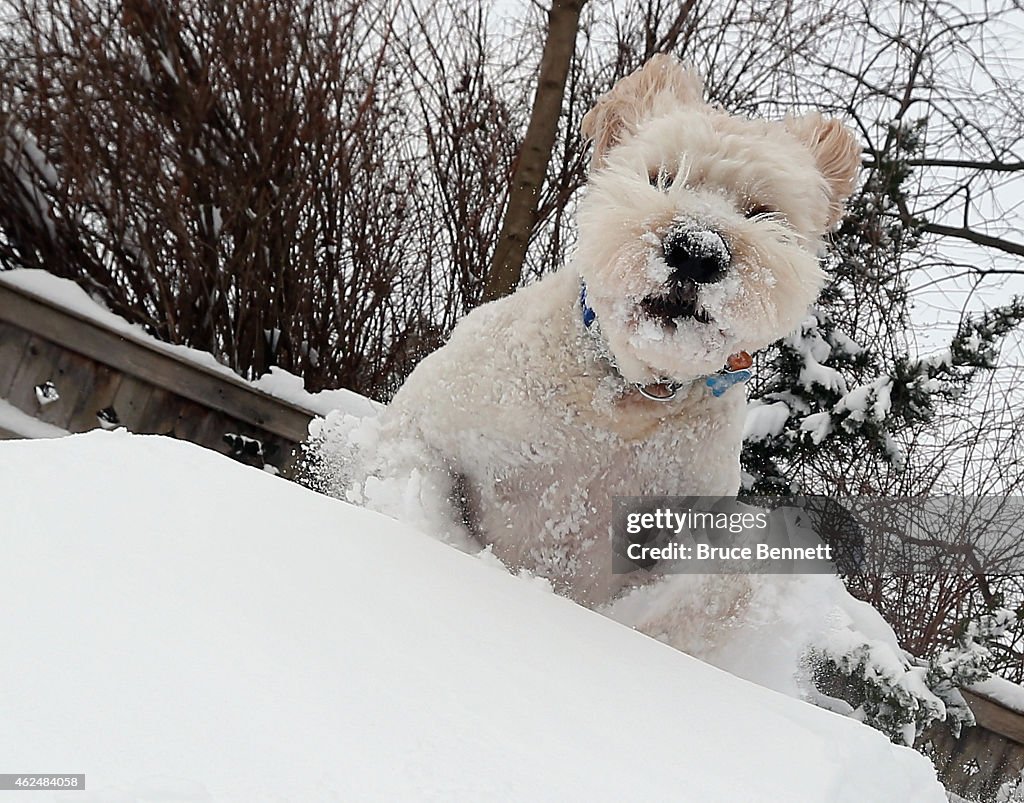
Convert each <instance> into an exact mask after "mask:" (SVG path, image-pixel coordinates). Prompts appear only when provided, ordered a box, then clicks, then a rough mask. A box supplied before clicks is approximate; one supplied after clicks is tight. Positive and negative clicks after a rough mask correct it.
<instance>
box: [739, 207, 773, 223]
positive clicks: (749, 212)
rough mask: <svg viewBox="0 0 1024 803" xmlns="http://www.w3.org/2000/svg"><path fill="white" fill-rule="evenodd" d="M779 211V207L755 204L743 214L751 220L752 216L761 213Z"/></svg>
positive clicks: (770, 213) (767, 213)
mask: <svg viewBox="0 0 1024 803" xmlns="http://www.w3.org/2000/svg"><path fill="white" fill-rule="evenodd" d="M777 211H778V210H777V209H772V208H771V207H770V206H765V205H764V204H755V205H754V206H752V207H750V208H749V209H748V210H747V211H746V212H744V213H743V214H744V215H745V216H746V218H747V219H748V220H749V219H750V218H755V217H758V216H760V215H774V214H775V213H776V212H777Z"/></svg>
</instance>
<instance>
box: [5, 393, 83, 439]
mask: <svg viewBox="0 0 1024 803" xmlns="http://www.w3.org/2000/svg"><path fill="white" fill-rule="evenodd" d="M0 430H3V431H5V432H10V433H11V434H12V435H15V436H17V437H19V438H61V437H63V436H65V435H67V434H68V431H67V430H66V429H61V428H60V427H57V426H54V425H53V424H47V423H46V422H45V421H40V420H39V419H38V418H33V417H32V416H30V415H29V414H28V413H23V412H22V411H21V410H19V409H18V408H17V407H15V406H14V405H13V404H11V403H10V402H8V401H4V400H3V399H0Z"/></svg>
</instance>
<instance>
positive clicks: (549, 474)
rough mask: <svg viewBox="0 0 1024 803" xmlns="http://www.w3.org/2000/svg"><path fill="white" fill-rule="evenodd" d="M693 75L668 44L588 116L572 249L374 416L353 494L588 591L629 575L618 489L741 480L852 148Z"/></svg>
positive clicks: (604, 591) (728, 485)
mask: <svg viewBox="0 0 1024 803" xmlns="http://www.w3.org/2000/svg"><path fill="white" fill-rule="evenodd" d="M702 91H703V90H702V85H701V81H700V79H699V77H698V76H696V75H695V74H694V73H693V72H691V71H689V70H688V69H686V68H684V67H683V66H682V65H681V64H680V63H679V62H677V61H676V60H675V59H674V58H671V57H668V56H656V57H655V58H653V59H652V60H651V61H650V62H648V63H647V64H646V65H645V66H644V67H643V68H642V69H640V70H638V71H637V72H635V73H634V74H632V75H630V76H628V77H626V78H624V79H623V80H621V81H619V82H618V84H616V86H615V87H614V88H613V89H612V90H611V91H610V92H609V93H607V94H606V95H605V96H603V97H602V98H601V99H600V100H599V101H598V102H597V104H596V106H595V107H594V109H592V110H591V111H590V112H589V113H588V114H587V115H586V117H585V118H584V119H583V132H584V134H585V135H586V136H588V137H589V138H591V139H592V140H593V142H594V155H593V161H592V165H591V175H590V179H589V185H588V188H587V190H586V194H585V197H584V198H583V200H582V202H581V204H580V207H579V214H578V224H579V247H578V250H577V253H576V256H575V258H574V260H573V261H572V263H571V264H569V265H568V266H566V267H564V268H562V269H561V270H559V271H557V272H555V273H553V274H552V275H550V276H548V277H547V278H545V279H544V280H542V281H540V282H537V283H536V284H533V285H531V286H529V287H525V288H523V289H521V290H519V291H518V292H517V293H515V294H514V295H512V296H510V297H508V298H504V299H502V300H500V301H496V302H494V303H491V304H487V305H484V306H482V307H480V308H479V309H477V310H474V311H473V312H472V313H471V314H469V315H467V316H466V317H465V319H463V320H462V321H461V322H460V323H459V325H458V326H457V327H456V328H455V330H454V332H453V333H452V336H451V339H450V341H449V342H448V344H447V345H445V346H444V347H443V348H442V349H440V350H439V351H437V352H435V353H434V354H431V355H430V356H429V357H427V358H426V359H425V360H423V362H422V363H421V364H420V365H419V366H418V367H417V368H416V370H415V371H414V372H413V373H412V375H411V376H410V377H409V379H408V380H407V381H406V383H405V384H404V385H403V387H402V388H401V389H400V391H399V392H398V394H397V395H396V396H395V398H394V401H393V402H392V403H391V405H390V406H389V407H388V408H387V409H386V410H385V411H384V412H383V413H382V414H381V416H380V418H379V420H378V421H377V422H376V425H377V426H379V431H378V432H377V434H376V437H375V439H374V443H373V444H369V445H371V446H372V447H373V448H372V449H367V450H365V451H366V452H368V453H370V454H372V458H371V461H370V462H369V463H368V464H367V465H366V466H365V467H364V470H365V475H364V477H363V478H361V480H362V481H360V482H358V483H357V490H356V493H355V499H356V500H357V501H362V502H364V503H366V504H368V505H370V506H372V507H377V508H379V509H383V510H384V511H385V512H388V513H391V514H393V515H397V516H398V517H400V518H405V519H409V518H413V519H415V520H416V521H415V523H417V524H419V525H420V526H421V527H423V526H427V527H428V528H433V529H434V530H436V531H438V532H439V533H441V534H444V535H445V536H447V537H449V538H450V539H461V538H468V539H470V540H472V541H476V542H477V543H478V544H483V545H487V546H489V547H490V548H491V549H492V550H493V552H494V554H496V555H497V556H498V557H499V558H500V559H501V560H502V561H503V562H504V563H505V564H506V565H507V566H509V567H510V568H513V569H525V570H528V571H530V572H533V573H535V574H537V575H541V576H543V577H546V578H548V579H549V580H550V581H551V582H552V583H553V584H554V586H555V588H556V590H558V591H559V592H561V593H564V594H566V595H569V596H571V597H572V598H574V599H576V600H578V601H580V602H583V603H584V604H587V605H591V606H594V605H601V604H603V603H605V602H607V601H608V600H610V599H612V597H613V596H614V595H615V594H616V593H617V592H618V591H619V590H620V589H621V587H622V585H623V583H624V582H625V581H626V579H627V578H625V577H621V576H617V575H614V574H613V573H612V570H611V563H612V549H611V538H610V528H611V512H612V497H613V496H627V495H632V496H636V495H645V494H659V495H684V494H685V495H691V496H725V495H734V494H735V493H736V492H737V491H738V489H739V484H740V463H739V455H740V446H741V433H742V430H743V418H744V407H745V393H744V389H743V387H742V386H739V387H737V386H735V385H738V384H740V382H739V381H738V380H741V379H743V378H745V377H746V376H747V374H746V372H745V370H744V369H745V368H746V365H748V364H749V358H747V357H746V353H747V352H753V351H755V350H757V349H760V348H763V347H765V346H767V345H768V344H770V343H771V342H773V341H774V340H776V339H778V338H779V337H781V336H783V335H785V334H787V333H788V332H789V331H791V330H792V329H793V328H795V326H796V325H797V324H798V323H799V322H800V321H801V320H802V319H803V317H804V316H805V314H806V311H807V307H808V305H809V304H810V303H811V302H812V301H813V300H814V298H815V297H816V295H817V293H818V291H819V289H820V287H821V284H822V281H823V275H822V272H821V269H820V267H819V251H820V249H821V248H822V238H823V235H825V233H826V232H827V231H828V230H829V229H830V228H831V227H832V226H833V225H834V224H835V223H836V222H837V220H838V219H839V217H840V214H841V210H842V205H843V202H844V200H845V199H846V197H847V196H848V195H849V193H850V192H851V190H852V187H853V182H854V177H855V174H856V171H857V169H858V166H859V158H860V149H859V147H858V146H857V144H856V142H855V141H854V138H853V137H852V136H851V135H850V133H849V132H848V131H847V130H846V129H845V128H844V127H843V126H842V125H841V124H839V123H838V122H836V121H832V120H824V119H822V118H821V117H820V116H819V115H817V114H812V115H808V116H806V117H800V118H795V119H786V120H783V121H778V122H768V121H764V120H750V119H745V118H741V117H735V116H732V115H730V114H728V113H726V112H725V111H723V110H722V109H720V108H717V107H714V106H711V105H708V104H706V103H705V102H704V101H703V99H702ZM727 366H728V369H727ZM424 518H426V519H427V521H424ZM478 548H479V547H478Z"/></svg>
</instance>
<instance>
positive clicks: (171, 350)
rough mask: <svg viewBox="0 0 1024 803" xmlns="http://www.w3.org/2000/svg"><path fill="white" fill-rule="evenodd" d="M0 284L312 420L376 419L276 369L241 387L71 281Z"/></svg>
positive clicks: (14, 275)
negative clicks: (334, 415) (339, 416)
mask: <svg viewBox="0 0 1024 803" xmlns="http://www.w3.org/2000/svg"><path fill="white" fill-rule="evenodd" d="M0 284H4V285H7V286H9V287H15V288H18V289H19V290H22V291H24V292H28V293H32V294H34V295H36V296H39V297H41V298H44V299H46V300H47V301H48V302H49V303H51V304H54V305H56V306H58V307H60V308H62V309H64V310H67V311H68V312H71V313H74V314H76V315H80V316H82V317H83V318H88V319H89V320H91V321H95V322H96V323H98V324H100V325H101V326H105V327H106V328H108V329H111V330H113V331H115V332H117V333H118V334H120V335H123V336H125V337H128V338H130V339H132V340H135V341H137V342H140V343H144V344H145V345H147V346H149V347H150V348H155V349H158V350H160V351H163V352H165V353H168V354H172V355H174V356H175V357H178V358H179V359H183V360H187V361H188V362H190V363H192V364H194V365H199V366H202V367H203V368H205V369H206V370H208V371H213V372H215V373H218V374H220V375H221V376H224V377H226V378H228V379H231V380H233V381H235V382H239V383H242V384H248V385H250V386H252V387H254V388H256V389H257V390H260V391H262V392H263V393H266V394H268V395H270V396H274V397H276V398H279V399H283V400H284V401H287V402H291V403H292V404H295V405H297V406H299V407H302V408H304V409H306V410H308V411H309V412H312V413H315V414H317V415H327V414H328V413H330V412H331V411H333V410H342V411H344V412H346V413H349V414H351V415H354V416H359V417H362V416H367V415H374V414H376V412H377V411H378V410H379V409H380V407H381V405H379V404H377V403H376V402H374V401H371V400H369V399H367V398H366V397H364V396H360V395H359V394H358V393H353V392H352V391H350V390H345V389H337V390H322V391H320V392H319V393H308V392H306V390H305V389H304V388H303V384H302V379H301V377H297V376H295V375H294V374H290V373H288V372H287V371H285V370H284V369H282V368H277V367H273V368H271V369H270V373H268V374H264V375H263V376H261V377H260V378H259V379H256V380H255V381H253V382H246V380H244V379H243V378H242V377H240V376H239V375H238V374H236V373H235V372H234V371H232V370H231V369H230V368H228V367H227V366H226V365H222V364H221V363H219V362H217V360H216V359H215V358H214V356H213V355H212V354H209V353H207V352H205V351H198V350H197V349H192V348H188V347H187V346H179V345H175V344H173V343H164V342H163V341H161V340H157V339H156V338H154V337H151V336H150V335H148V334H146V332H145V331H143V329H142V328H141V327H140V326H136V325H134V324H130V323H128V322H127V321H126V320H124V318H121V317H119V316H117V315H115V314H114V313H112V312H110V311H109V310H107V309H104V308H103V307H102V306H101V305H100V304H98V303H97V302H96V301H94V300H93V299H92V298H90V297H89V295H88V294H87V293H86V292H85V291H84V290H83V289H82V288H81V287H79V286H78V285H77V284H75V283H74V282H73V281H71V280H69V279H61V278H60V277H58V276H54V275H53V274H51V273H48V272H46V271H44V270H10V271H0Z"/></svg>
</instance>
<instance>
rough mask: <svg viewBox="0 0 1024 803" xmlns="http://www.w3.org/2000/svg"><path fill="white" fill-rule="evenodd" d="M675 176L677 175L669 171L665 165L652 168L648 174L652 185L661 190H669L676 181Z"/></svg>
mask: <svg viewBox="0 0 1024 803" xmlns="http://www.w3.org/2000/svg"><path fill="white" fill-rule="evenodd" d="M675 178H676V177H675V176H673V175H672V174H671V173H669V172H668V171H667V170H666V169H665V168H664V167H661V168H659V169H657V170H652V171H651V172H650V173H648V174H647V179H648V181H650V182H651V186H652V187H654V188H655V189H659V190H667V189H668V188H669V187H671V186H672V182H673V181H675Z"/></svg>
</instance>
